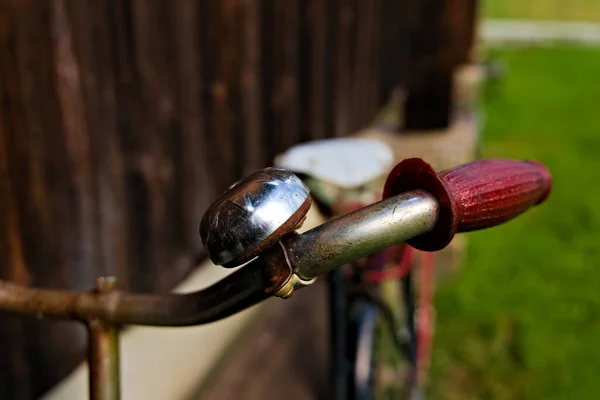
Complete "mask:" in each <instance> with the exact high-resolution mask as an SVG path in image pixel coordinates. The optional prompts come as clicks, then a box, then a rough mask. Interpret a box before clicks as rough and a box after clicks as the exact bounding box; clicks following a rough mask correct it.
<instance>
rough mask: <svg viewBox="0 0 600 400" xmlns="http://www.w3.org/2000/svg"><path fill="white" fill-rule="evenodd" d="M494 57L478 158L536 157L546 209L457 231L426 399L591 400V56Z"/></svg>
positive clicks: (595, 143) (599, 244)
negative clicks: (463, 234)
mask: <svg viewBox="0 0 600 400" xmlns="http://www.w3.org/2000/svg"><path fill="white" fill-rule="evenodd" d="M544 1H545V2H547V3H550V0H544ZM491 3H492V4H494V2H491ZM496 3H500V2H496ZM504 3H506V4H510V3H512V2H511V1H505V2H504ZM515 3H516V1H515ZM594 3H595V2H594ZM598 3H600V1H599V2H598ZM520 7H521V8H523V6H520ZM495 56H496V57H497V58H499V59H501V60H503V61H504V62H505V63H506V64H507V65H508V74H507V76H506V77H505V78H504V79H503V80H502V81H501V82H498V83H496V84H493V85H488V87H487V88H486V90H485V96H484V102H483V104H484V112H485V121H486V122H485V129H484V138H483V156H484V157H510V158H518V159H537V160H540V161H542V162H543V163H545V164H546V165H548V166H549V168H550V170H551V172H552V175H553V177H554V187H553V192H552V194H551V196H550V198H549V200H548V201H547V203H545V204H544V205H542V206H540V207H538V208H536V209H534V210H533V211H532V212H529V213H528V214H527V215H525V216H524V217H522V218H519V219H517V220H515V221H512V222H510V223H508V224H507V225H505V226H503V227H500V228H497V229H491V230H488V231H483V232H479V233H473V234H469V249H468V255H467V259H466V262H465V264H464V265H463V267H462V270H461V271H460V272H459V274H458V276H456V278H455V279H454V280H453V281H451V282H447V283H445V284H443V285H442V286H441V287H440V288H439V290H438V294H437V298H436V306H437V313H438V319H437V336H436V343H435V354H434V362H433V370H432V384H431V388H430V389H429V390H430V395H431V398H434V399H473V398H477V399H524V398H527V399H590V398H595V397H597V396H598V393H600V379H598V374H599V372H600V345H599V344H600V206H599V205H600V113H599V111H598V110H599V108H600V75H599V74H598V71H600V50H595V49H589V48H588V49H583V48H568V47H552V48H528V49H518V50H503V51H497V52H496V54H495Z"/></svg>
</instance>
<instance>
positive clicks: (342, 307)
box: [275, 138, 433, 399]
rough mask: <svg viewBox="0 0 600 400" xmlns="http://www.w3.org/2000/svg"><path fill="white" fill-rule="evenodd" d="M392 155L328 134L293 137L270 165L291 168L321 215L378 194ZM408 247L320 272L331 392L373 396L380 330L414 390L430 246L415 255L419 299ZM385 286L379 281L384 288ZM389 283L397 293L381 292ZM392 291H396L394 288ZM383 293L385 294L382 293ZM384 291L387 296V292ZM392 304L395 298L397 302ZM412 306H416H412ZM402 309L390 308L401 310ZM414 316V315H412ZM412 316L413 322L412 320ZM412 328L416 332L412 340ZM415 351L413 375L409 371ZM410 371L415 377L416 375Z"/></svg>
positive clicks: (427, 315) (422, 361) (426, 316)
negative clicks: (325, 294)
mask: <svg viewBox="0 0 600 400" xmlns="http://www.w3.org/2000/svg"><path fill="white" fill-rule="evenodd" d="M393 162H394V156H393V152H392V149H391V148H390V147H389V146H388V145H386V144H385V143H383V142H381V141H379V140H376V139H365V138H334V139H325V140H319V141H313V142H307V143H302V144H298V145H296V146H293V147H291V148H290V149H288V150H287V151H286V152H284V153H283V154H281V155H279V156H277V157H276V159H275V165H276V166H278V167H281V168H284V169H287V170H289V171H291V172H294V173H295V174H297V175H299V177H301V179H302V180H303V181H304V183H305V184H306V185H307V186H308V187H309V189H310V192H311V195H312V198H313V200H314V201H315V203H316V206H317V208H318V209H319V211H320V212H321V214H323V215H324V216H325V217H326V218H333V217H336V216H340V215H344V214H347V213H348V212H351V211H354V210H356V209H359V208H361V207H364V206H367V205H369V204H371V203H373V202H376V201H377V200H379V199H380V198H381V195H382V193H381V187H382V185H383V182H380V180H381V179H380V178H381V177H382V176H383V177H385V176H386V175H387V174H386V172H387V171H389V170H390V169H391V167H392V166H393ZM415 252H416V250H415V249H413V248H411V247H410V246H406V245H398V246H393V247H392V248H389V249H386V250H384V251H381V252H378V253H375V254H373V255H371V256H369V257H366V258H365V259H364V260H359V261H356V262H353V263H351V264H350V265H347V266H345V267H344V268H338V269H336V270H334V271H332V272H330V273H328V274H327V291H328V303H329V304H328V305H329V309H328V310H329V312H328V315H329V318H328V327H329V332H330V333H329V336H330V338H329V339H330V346H329V348H330V360H331V361H330V364H331V365H330V374H331V382H332V387H331V393H330V396H331V397H330V398H332V399H347V398H360V399H363V398H364V399H368V398H373V397H374V393H375V390H376V386H381V385H377V384H376V381H377V378H376V375H377V371H376V370H375V368H374V367H373V366H376V365H380V364H381V362H377V358H381V357H377V356H376V354H375V353H377V351H376V350H377V349H376V347H377V346H376V342H378V341H379V342H381V341H382V340H384V339H386V337H384V336H383V335H382V332H380V331H381V329H386V330H387V331H388V335H389V338H390V339H387V340H388V341H391V342H392V344H393V345H395V346H396V347H397V348H398V350H399V351H400V352H401V354H403V355H404V358H405V359H406V361H408V363H409V365H410V369H409V373H406V374H405V378H404V379H403V381H404V382H403V386H404V388H400V390H402V389H404V391H412V392H414V393H418V392H419V391H420V387H421V386H422V382H423V378H422V377H423V376H425V370H426V364H427V361H428V359H429V357H430V354H429V353H430V352H429V348H430V346H428V345H427V343H428V342H430V338H431V332H430V329H429V327H431V326H432V323H431V312H429V310H430V309H431V302H432V295H433V292H432V290H430V288H431V287H432V282H431V281H432V278H433V277H432V276H431V272H433V271H432V270H433V258H432V254H433V253H423V254H422V255H421V257H420V260H421V263H420V268H419V269H420V271H421V272H422V274H421V275H422V276H421V277H420V278H421V279H419V280H417V287H418V288H417V290H416V292H417V293H419V301H418V302H415V299H414V295H415V294H414V293H413V292H414V290H413V279H412V275H413V273H412V270H413V268H412V267H413V264H414V262H413V259H414V255H415V254H414V253H415ZM384 286H385V287H384ZM384 289H388V290H387V291H389V289H396V291H397V292H400V293H399V294H398V296H399V298H394V297H392V296H390V295H388V296H384V295H383V292H384ZM394 295H396V293H394ZM386 297H387V298H386ZM390 297H391V298H390ZM398 303H403V304H402V308H400V309H399V307H398ZM417 310H418V311H417ZM402 311H404V312H403V314H404V315H397V314H402ZM416 315H420V318H416ZM413 321H414V323H412V322H413ZM418 333H419V334H420V336H421V340H419V341H418V342H419V345H417V336H418ZM417 358H419V362H418V365H419V369H421V370H422V371H421V373H420V374H416V367H417ZM417 375H418V377H419V379H417Z"/></svg>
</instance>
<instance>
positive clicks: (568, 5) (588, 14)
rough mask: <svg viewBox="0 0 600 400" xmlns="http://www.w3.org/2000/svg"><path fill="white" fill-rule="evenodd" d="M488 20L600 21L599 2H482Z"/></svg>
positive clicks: (512, 0) (573, 0) (531, 0)
mask: <svg viewBox="0 0 600 400" xmlns="http://www.w3.org/2000/svg"><path fill="white" fill-rule="evenodd" d="M481 4H482V6H483V7H482V8H483V15H484V16H485V17H488V18H531V19H549V20H569V21H600V0H570V1H567V0H484V1H482V2H481Z"/></svg>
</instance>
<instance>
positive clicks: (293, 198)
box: [0, 159, 551, 400]
mask: <svg viewBox="0 0 600 400" xmlns="http://www.w3.org/2000/svg"><path fill="white" fill-rule="evenodd" d="M550 186H551V178H550V174H549V172H548V170H547V169H546V168H545V167H543V166H542V165H541V164H538V163H533V162H520V161H513V160H484V161H478V162H473V163H469V164H466V165H463V166H459V167H456V168H453V169H450V170H447V171H444V172H442V173H439V174H438V173H436V172H435V171H434V170H433V168H431V166H430V165H429V164H427V163H425V162H424V161H423V160H420V159H408V160H405V161H403V162H402V163H400V164H398V166H396V168H395V169H394V170H393V171H392V173H391V174H390V175H389V177H388V180H387V182H386V184H385V188H384V200H382V201H380V202H378V203H375V204H372V205H370V206H367V207H365V208H362V209H360V210H357V211H354V212H352V213H350V214H346V215H344V216H342V217H338V218H336V219H333V220H330V221H329V222H326V223H324V224H322V225H320V226H318V227H316V228H314V229H312V230H310V231H308V232H305V233H303V234H301V235H300V234H297V233H295V232H294V230H295V229H296V228H297V227H298V226H299V224H301V223H302V220H303V218H304V216H305V214H306V211H307V209H308V207H309V206H310V197H308V192H307V190H305V189H306V188H305V187H304V186H303V184H302V183H301V182H300V181H299V180H298V179H297V177H295V176H294V175H293V174H291V173H289V172H287V171H282V170H275V169H268V170H263V171H259V172H258V173H255V174H253V175H251V176H250V177H248V178H246V179H244V180H242V181H240V182H238V183H237V184H236V185H234V186H232V187H231V188H230V189H229V191H228V192H226V193H224V194H223V195H222V196H221V197H219V199H217V201H216V202H215V204H213V206H211V207H210V208H209V212H207V214H208V215H205V217H204V218H203V226H202V229H201V235H202V239H203V241H204V242H205V244H206V243H207V242H208V243H210V247H211V249H209V255H210V257H211V258H212V259H213V261H216V262H217V263H221V264H223V265H224V266H226V267H233V266H238V265H240V263H242V262H246V261H248V260H250V259H252V258H254V259H253V260H252V261H250V262H249V263H247V264H246V265H244V266H243V267H242V268H240V269H239V270H237V271H235V272H233V273H232V274H231V275H229V276H227V277H226V278H225V279H223V280H221V281H219V282H217V283H216V284H214V285H213V286H210V287H209V288H207V289H204V290H200V291H198V292H194V293H189V294H169V295H139V294H131V293H124V292H119V291H118V290H115V288H114V281H113V280H110V279H106V278H101V280H100V282H99V284H98V287H97V288H96V290H93V291H91V292H72V291H65V290H50V289H36V288H27V287H23V286H19V285H16V284H13V283H10V282H6V281H1V280H0V310H3V311H12V312H16V313H22V314H31V315H35V316H37V317H38V318H43V317H53V318H63V319H75V320H80V321H82V322H85V323H86V324H87V326H88V331H89V339H90V343H89V346H88V347H89V349H88V354H89V360H88V361H89V365H90V375H89V376H90V398H91V399H92V400H100V399H111V400H114V399H118V398H119V392H120V388H119V351H118V328H117V327H118V325H122V324H135V325H154V326H185V325H198V324H204V323H209V322H212V321H216V320H219V319H222V318H225V317H227V316H229V315H232V314H234V313H236V312H238V311H241V310H243V309H245V308H248V307H250V306H252V305H254V304H256V303H259V302H261V301H263V300H265V299H266V298H268V297H270V296H273V295H275V296H279V297H283V298H286V297H289V296H291V295H292V294H293V292H294V290H295V289H297V288H301V287H303V286H305V285H307V284H310V283H312V281H314V279H315V278H316V277H317V276H318V275H321V274H324V273H326V272H329V271H331V270H333V269H334V268H337V267H339V266H342V265H344V264H346V263H348V262H350V261H353V260H356V259H359V258H362V257H364V256H367V255H369V254H372V253H375V252H377V251H379V250H382V249H384V248H386V247H388V246H391V245H394V244H397V243H401V242H405V241H408V243H410V244H411V245H413V246H414V247H417V248H420V249H421V250H439V249H441V248H443V247H445V246H446V245H447V244H448V243H449V242H450V240H451V239H452V237H453V236H454V234H455V233H456V232H461V231H468V230H475V229H483V228H486V227H490V226H494V225H498V224H500V223H502V222H505V221H507V220H509V219H511V218H513V217H515V216H516V215H518V214H520V213H522V212H524V211H525V210H526V209H528V208H529V207H531V206H533V205H535V204H539V203H540V202H542V201H543V200H544V199H545V198H546V197H547V196H548V193H549V192H550ZM204 221H206V222H204ZM211 250H212V252H211Z"/></svg>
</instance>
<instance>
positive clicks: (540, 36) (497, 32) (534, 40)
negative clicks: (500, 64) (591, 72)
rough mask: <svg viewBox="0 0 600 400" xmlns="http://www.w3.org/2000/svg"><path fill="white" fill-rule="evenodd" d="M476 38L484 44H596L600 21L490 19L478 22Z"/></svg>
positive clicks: (598, 37) (599, 36)
mask: <svg viewBox="0 0 600 400" xmlns="http://www.w3.org/2000/svg"><path fill="white" fill-rule="evenodd" d="M479 38H480V40H481V41H482V42H483V43H484V44H486V45H527V44H552V43H560V42H563V43H564V42H566V43H572V44H578V45H587V46H598V45H600V23H597V22H562V21H541V20H540V21H537V20H508V19H490V20H484V21H482V22H481V25H480V28H479Z"/></svg>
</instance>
